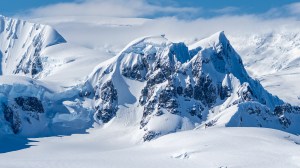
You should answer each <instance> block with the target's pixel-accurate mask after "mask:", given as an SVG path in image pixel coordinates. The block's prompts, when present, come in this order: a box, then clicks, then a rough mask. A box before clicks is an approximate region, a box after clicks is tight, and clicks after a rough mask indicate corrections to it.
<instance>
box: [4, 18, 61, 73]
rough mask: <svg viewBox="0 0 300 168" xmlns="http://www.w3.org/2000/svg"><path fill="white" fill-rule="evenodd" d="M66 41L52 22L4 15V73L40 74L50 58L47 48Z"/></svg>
mask: <svg viewBox="0 0 300 168" xmlns="http://www.w3.org/2000/svg"><path fill="white" fill-rule="evenodd" d="M65 42H66V40H65V39H64V38H63V37H62V36H61V35H60V34H59V33H58V32H57V31H56V30H54V29H53V28H51V27H50V26H47V25H41V24H34V23H29V22H26V21H23V20H18V19H12V18H7V17H4V16H0V60H1V65H0V74H1V75H9V74H20V75H26V76H29V77H34V78H36V77H38V76H39V73H40V72H41V71H43V66H44V65H43V64H44V62H45V61H46V60H44V57H42V56H41V53H42V52H43V50H44V49H45V48H47V47H49V46H52V45H56V44H60V43H65Z"/></svg>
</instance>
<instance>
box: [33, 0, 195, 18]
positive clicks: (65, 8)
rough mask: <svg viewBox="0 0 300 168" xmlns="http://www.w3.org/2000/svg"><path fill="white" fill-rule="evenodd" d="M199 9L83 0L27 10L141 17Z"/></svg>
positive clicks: (129, 0) (120, 0) (38, 14)
mask: <svg viewBox="0 0 300 168" xmlns="http://www.w3.org/2000/svg"><path fill="white" fill-rule="evenodd" d="M197 12H199V9H196V8H189V7H180V8H179V7H172V6H158V5H151V4H149V3H148V2H147V1H145V0H83V1H77V2H72V3H59V4H55V5H50V6H46V7H41V8H37V9H32V10H31V11H29V15H30V17H49V16H115V17H142V16H151V15H168V14H172V15H181V14H184V15H185V14H193V13H197Z"/></svg>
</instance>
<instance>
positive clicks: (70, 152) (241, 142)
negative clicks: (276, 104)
mask: <svg viewBox="0 0 300 168" xmlns="http://www.w3.org/2000/svg"><path fill="white" fill-rule="evenodd" d="M128 133H129V135H128ZM2 139H3V138H2ZM4 139H6V141H2V142H10V145H11V146H12V145H13V144H14V143H15V145H16V141H18V140H17V139H15V138H13V137H6V138H4ZM299 143H300V139H299V137H296V136H294V135H291V134H288V133H284V132H280V131H276V130H271V129H262V128H217V129H215V128H209V129H206V130H194V131H186V132H180V133H175V134H170V135H166V136H164V137H161V138H159V139H156V140H154V141H151V142H149V143H143V144H134V143H132V142H131V140H130V130H126V129H124V128H121V129H116V130H113V129H108V128H107V129H91V130H89V132H88V134H78V135H72V136H64V137H47V138H35V139H30V140H29V142H28V144H27V145H28V147H29V146H30V147H29V148H26V149H23V150H19V151H12V152H8V153H2V154H0V167H9V168H19V167H24V168H60V167H63V168H65V167H72V168H82V167H89V168H96V167H97V168H98V167H109V168H119V167H122V168H127V167H128V168H133V167H145V168H154V167H160V168H169V167H174V168H181V167H182V168H194V167H207V168H218V167H222V168H223V167H228V168H239V167H245V168H252V167H257V168H260V167H261V168H263V167H274V168H277V167H278V168H281V167H289V168H297V167H300V145H299ZM0 146H1V147H3V144H2V143H1V144H0ZM6 148H9V145H8V146H6ZM1 150H2V151H3V148H0V151H1ZM4 150H5V148H4Z"/></svg>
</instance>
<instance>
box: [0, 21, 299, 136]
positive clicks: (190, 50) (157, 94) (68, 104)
mask: <svg viewBox="0 0 300 168" xmlns="http://www.w3.org/2000/svg"><path fill="white" fill-rule="evenodd" d="M1 27H2V28H1V31H0V32H1V33H0V37H1V53H2V68H1V69H2V73H1V74H2V77H1V78H0V81H1V84H0V88H1V90H0V93H1V94H0V100H1V107H0V109H1V111H0V113H1V114H2V115H0V132H2V134H8V133H9V134H21V135H24V136H46V135H47V136H48V135H57V134H70V133H74V132H84V131H85V130H86V129H87V128H90V127H92V124H93V123H95V122H96V123H98V124H100V125H102V126H104V127H113V126H116V127H122V126H124V125H125V126H127V127H131V128H132V130H133V132H134V135H135V136H136V137H137V139H138V140H143V141H150V140H152V139H154V138H157V137H159V136H162V135H165V134H169V133H173V132H178V131H184V130H191V129H202V128H207V127H224V126H230V127H237V126H238V127H240V126H241V127H243V126H247V127H249V126H251V127H267V128H275V129H280V130H284V131H287V132H290V133H299V132H300V129H298V128H297V127H298V121H299V120H300V118H299V114H300V109H299V108H298V107H296V106H291V105H289V104H286V103H285V102H284V101H282V100H281V99H279V98H278V97H276V96H273V95H272V94H270V93H269V92H268V91H266V90H265V89H264V87H263V86H262V85H261V84H260V83H259V81H257V80H254V79H252V78H251V77H250V76H249V75H248V73H247V71H246V70H245V68H244V65H243V62H242V59H241V58H240V56H239V55H238V54H237V53H236V51H235V50H234V49H233V47H232V46H231V44H230V42H229V40H228V39H227V38H226V36H225V34H224V32H218V33H216V34H214V35H212V36H211V37H208V38H206V39H202V40H200V41H197V42H196V43H194V44H192V45H187V44H185V43H183V42H180V43H174V42H171V41H169V40H168V39H166V38H165V37H164V35H162V36H153V37H144V38H141V39H137V40H135V41H133V42H131V43H130V44H128V45H127V46H126V47H125V48H124V49H123V50H122V51H121V52H120V53H119V54H117V55H116V56H115V57H113V58H111V59H108V60H107V61H103V60H104V59H102V58H96V57H94V56H89V57H84V56H74V53H75V51H82V49H81V48H80V49H79V50H75V48H74V46H71V45H69V44H65V45H64V46H62V44H60V43H65V42H66V40H65V39H64V38H63V37H61V36H60V35H59V34H58V33H57V31H55V30H54V29H52V28H50V27H49V26H44V25H39V24H32V23H27V22H26V21H20V20H16V19H9V18H5V17H1ZM57 44H60V45H57ZM68 47H69V50H68ZM266 48H268V47H266ZM2 51H3V52H2ZM64 51H65V52H64ZM41 53H43V54H41ZM77 53H78V52H77ZM84 53H87V52H83V54H84ZM49 58H51V59H52V60H48V59H49ZM106 58H107V57H106ZM54 60H55V61H54ZM95 60H102V61H103V62H102V63H100V64H99V65H98V66H97V67H96V68H95V69H94V70H93V72H92V73H90V75H88V76H87V77H86V76H85V75H87V71H88V70H89V69H91V66H92V65H94V64H95V62H96V61H95ZM99 62H101V61H99ZM96 63H97V62H96ZM44 67H46V68H44ZM83 69H85V70H83ZM50 70H51V71H50ZM81 71H84V73H82V72H81ZM15 74H18V75H20V74H21V75H25V76H27V77H21V76H18V75H15ZM68 76H72V77H71V78H70V79H69V78H68ZM85 77H86V80H83V79H84V78H85ZM33 78H36V79H33ZM38 78H40V79H42V80H37V79H38ZM75 79H76V82H74V81H75ZM62 80H65V81H64V82H62ZM66 83H68V84H66ZM63 85H67V86H68V87H63Z"/></svg>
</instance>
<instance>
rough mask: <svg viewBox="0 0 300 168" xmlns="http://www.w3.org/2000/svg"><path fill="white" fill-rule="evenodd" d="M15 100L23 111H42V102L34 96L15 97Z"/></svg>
mask: <svg viewBox="0 0 300 168" xmlns="http://www.w3.org/2000/svg"><path fill="white" fill-rule="evenodd" d="M15 101H16V103H17V104H18V105H19V106H20V107H21V108H22V110H24V111H32V112H36V113H44V108H43V104H42V102H41V101H40V100H39V99H38V98H36V97H25V96H24V97H17V98H15Z"/></svg>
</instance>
